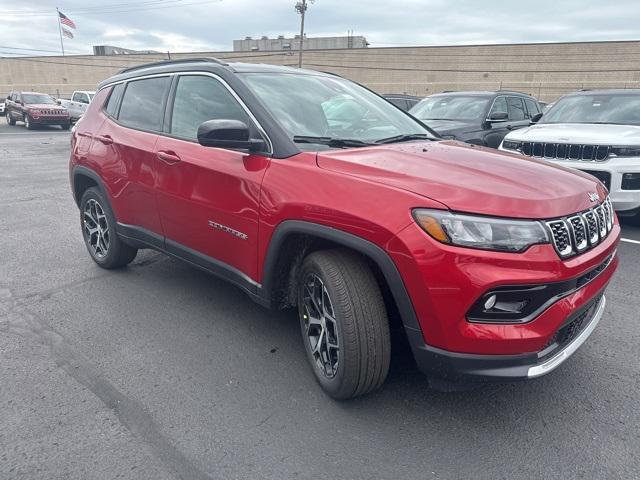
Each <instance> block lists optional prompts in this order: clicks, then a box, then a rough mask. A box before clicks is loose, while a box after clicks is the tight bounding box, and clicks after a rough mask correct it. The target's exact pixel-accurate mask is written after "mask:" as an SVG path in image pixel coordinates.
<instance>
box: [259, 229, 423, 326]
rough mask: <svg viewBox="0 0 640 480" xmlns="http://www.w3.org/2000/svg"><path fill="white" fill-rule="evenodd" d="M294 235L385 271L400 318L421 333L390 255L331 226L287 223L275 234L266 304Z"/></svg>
mask: <svg viewBox="0 0 640 480" xmlns="http://www.w3.org/2000/svg"><path fill="white" fill-rule="evenodd" d="M292 234H304V235H310V236H313V237H318V238H320V239H324V240H329V241H331V242H333V243H336V244H339V245H342V246H344V247H347V248H350V249H352V250H355V251H357V252H359V253H361V254H363V255H365V256H366V257H368V258H370V259H371V260H372V261H373V262H374V263H375V264H376V265H377V266H378V268H379V269H380V271H381V272H382V274H383V276H384V278H385V280H386V282H387V285H388V286H389V289H390V291H391V294H392V296H393V299H394V301H395V303H396V306H397V307H398V311H399V312H400V317H401V318H402V323H403V324H404V326H405V328H412V329H417V330H421V329H420V325H419V323H418V319H417V316H416V313H415V310H414V308H413V303H412V302H411V298H410V297H409V293H408V292H407V290H406V288H405V285H404V281H403V280H402V277H401V276H400V272H399V271H398V268H397V267H396V265H395V263H394V262H393V260H392V259H391V257H389V255H388V254H387V252H385V251H384V250H383V249H382V248H380V247H379V246H377V245H376V244H374V243H372V242H370V241H368V240H365V239H364V238H361V237H358V236H356V235H353V234H351V233H347V232H345V231H343V230H338V229H336V228H333V227H328V226H326V225H321V224H317V223H312V222H306V221H302V220H285V221H283V222H282V223H280V224H279V225H278V226H277V227H276V229H275V231H274V232H273V235H272V236H271V240H270V242H269V247H268V249H267V255H266V257H265V263H264V268H263V276H262V280H263V282H262V288H260V289H259V294H260V295H261V296H263V298H264V301H265V302H270V299H271V293H272V289H273V286H274V283H275V275H276V265H277V261H278V255H279V252H280V247H281V246H282V245H283V243H284V241H285V240H286V238H287V237H288V236H289V235H292Z"/></svg>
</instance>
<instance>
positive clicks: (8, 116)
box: [5, 112, 16, 125]
mask: <svg viewBox="0 0 640 480" xmlns="http://www.w3.org/2000/svg"><path fill="white" fill-rule="evenodd" d="M5 115H6V116H7V123H8V124H9V125H15V124H16V121H15V120H14V118H13V117H12V116H11V115H9V112H7V113H6V114H5Z"/></svg>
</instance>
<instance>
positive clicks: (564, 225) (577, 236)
mask: <svg viewBox="0 0 640 480" xmlns="http://www.w3.org/2000/svg"><path fill="white" fill-rule="evenodd" d="M613 223H614V213H613V206H612V204H611V200H610V199H609V198H608V197H607V199H606V200H605V201H604V202H602V204H600V205H598V206H597V207H595V208H592V209H589V210H587V211H585V212H581V213H578V214H576V215H572V216H569V217H565V218H558V219H556V220H549V221H547V222H546V224H547V227H549V231H550V233H551V239H552V241H553V246H554V247H555V249H556V251H557V252H558V255H560V257H562V258H567V257H571V256H573V255H577V254H579V253H582V252H585V251H586V250H588V249H589V248H593V247H594V246H596V245H597V244H598V243H600V242H601V241H602V240H604V239H605V238H606V237H607V236H608V235H609V232H611V230H612V229H613Z"/></svg>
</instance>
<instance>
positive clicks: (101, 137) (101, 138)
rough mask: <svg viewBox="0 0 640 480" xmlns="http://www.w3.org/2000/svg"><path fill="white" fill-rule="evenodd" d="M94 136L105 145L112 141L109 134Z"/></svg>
mask: <svg viewBox="0 0 640 480" xmlns="http://www.w3.org/2000/svg"><path fill="white" fill-rule="evenodd" d="M94 138H95V139H96V140H98V141H99V142H100V143H104V144H105V145H111V144H112V143H113V138H111V136H109V135H96V136H95V137H94Z"/></svg>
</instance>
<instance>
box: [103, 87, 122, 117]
mask: <svg viewBox="0 0 640 480" xmlns="http://www.w3.org/2000/svg"><path fill="white" fill-rule="evenodd" d="M123 91H124V83H119V84H117V85H116V86H115V87H113V89H112V90H111V94H110V95H109V100H107V106H106V107H105V111H106V112H107V115H109V116H110V117H116V116H117V115H118V104H119V103H120V99H121V98H122V92H123Z"/></svg>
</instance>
